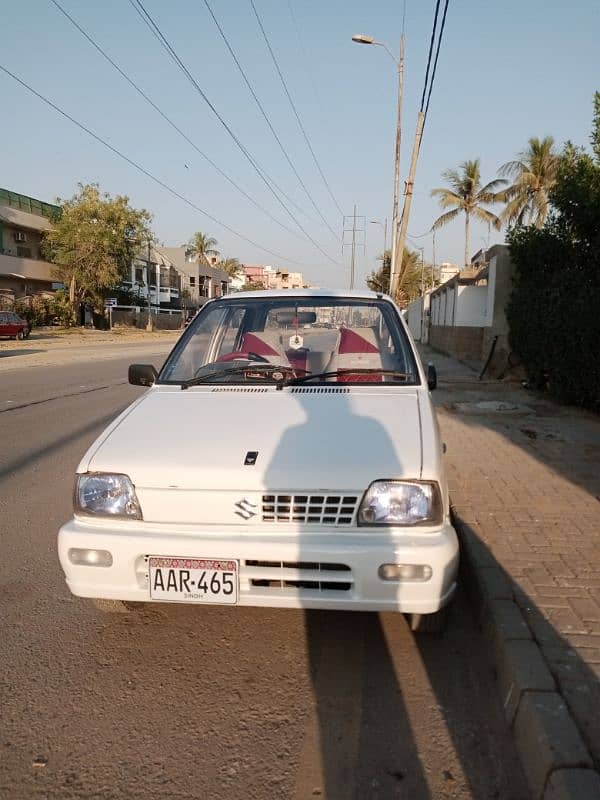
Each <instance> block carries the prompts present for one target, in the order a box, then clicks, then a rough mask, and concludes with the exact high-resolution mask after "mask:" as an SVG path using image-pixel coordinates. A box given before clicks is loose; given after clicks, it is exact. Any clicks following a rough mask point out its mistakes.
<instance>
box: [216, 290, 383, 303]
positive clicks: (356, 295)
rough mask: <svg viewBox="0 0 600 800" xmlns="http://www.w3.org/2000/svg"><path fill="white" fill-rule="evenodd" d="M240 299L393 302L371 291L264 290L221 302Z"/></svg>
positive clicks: (235, 293) (228, 296)
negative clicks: (306, 298)
mask: <svg viewBox="0 0 600 800" xmlns="http://www.w3.org/2000/svg"><path fill="white" fill-rule="evenodd" d="M240 297H243V298H246V297H247V298H248V299H255V298H256V299H260V300H264V299H265V300H266V299H269V298H279V297H281V298H283V299H285V298H288V297H310V298H312V297H321V298H323V297H331V298H335V299H340V298H342V299H343V298H347V299H348V300H383V299H385V300H391V297H388V295H385V294H382V293H379V292H372V291H370V290H369V289H352V290H348V289H264V290H261V291H256V292H232V293H231V294H227V295H224V296H223V297H220V298H219V299H220V300H225V301H228V300H236V299H238V298H240Z"/></svg>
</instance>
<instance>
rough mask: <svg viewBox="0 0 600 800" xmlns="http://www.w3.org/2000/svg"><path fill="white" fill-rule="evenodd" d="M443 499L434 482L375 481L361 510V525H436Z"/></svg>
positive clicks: (359, 516) (359, 515)
mask: <svg viewBox="0 0 600 800" xmlns="http://www.w3.org/2000/svg"><path fill="white" fill-rule="evenodd" d="M442 516H443V514H442V497H441V492H440V487H439V485H438V484H437V483H435V482H434V481H374V482H373V483H372V484H371V485H370V486H369V488H368V489H367V491H366V492H365V496H364V497H363V500H362V503H361V504H360V508H359V511H358V524H359V525H365V526H369V525H398V526H405V525H436V524H439V523H441V522H442Z"/></svg>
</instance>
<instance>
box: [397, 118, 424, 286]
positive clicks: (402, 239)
mask: <svg viewBox="0 0 600 800" xmlns="http://www.w3.org/2000/svg"><path fill="white" fill-rule="evenodd" d="M424 124H425V114H424V113H423V112H422V111H419V115H418V117H417V130H416V132H415V141H414V143H413V151H412V157H411V160H410V170H409V173H408V180H407V181H406V185H405V189H404V207H403V209H402V219H401V221H400V234H399V236H398V244H397V253H399V254H400V257H399V259H397V260H399V261H400V267H398V265H397V264H396V265H394V264H392V274H391V280H390V294H391V296H392V297H393V298H395V297H396V295H397V294H398V287H399V286H400V282H401V280H402V277H403V273H404V270H403V268H402V253H404V246H405V244H406V232H407V230H408V218H409V216H410V205H411V202H412V195H413V185H414V182H415V173H416V171H417V159H418V157H419V150H420V148H421V138H422V136H423V125H424ZM394 266H395V268H394Z"/></svg>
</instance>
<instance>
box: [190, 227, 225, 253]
mask: <svg viewBox="0 0 600 800" xmlns="http://www.w3.org/2000/svg"><path fill="white" fill-rule="evenodd" d="M217 244H218V242H217V240H216V239H215V238H214V236H209V235H208V234H207V233H202V231H196V233H195V234H194V235H193V236H192V238H191V239H190V241H189V243H188V247H187V250H186V255H192V256H204V257H205V258H206V257H208V256H218V255H219V251H218V250H217V249H216V248H217Z"/></svg>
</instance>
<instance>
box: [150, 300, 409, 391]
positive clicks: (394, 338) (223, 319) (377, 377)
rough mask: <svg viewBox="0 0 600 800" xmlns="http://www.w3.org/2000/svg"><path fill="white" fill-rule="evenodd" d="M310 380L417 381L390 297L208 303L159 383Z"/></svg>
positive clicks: (404, 382)
mask: <svg viewBox="0 0 600 800" xmlns="http://www.w3.org/2000/svg"><path fill="white" fill-rule="evenodd" d="M273 381H275V382H279V383H286V382H294V381H302V382H304V381H310V382H311V385H312V384H315V383H316V384H318V383H320V382H324V383H325V382H327V383H329V382H344V383H364V382H371V383H372V382H377V383H395V384H398V383H402V384H412V385H414V384H418V383H419V377H418V372H417V367H416V364H415V360H414V356H413V353H412V349H411V346H410V343H409V341H408V338H407V336H406V333H405V331H404V329H403V327H402V324H401V322H400V320H399V318H398V314H397V312H396V310H395V308H394V306H393V305H392V304H391V303H390V302H389V301H387V300H383V299H381V300H379V299H376V300H368V299H354V298H344V297H340V298H332V297H327V296H324V297H306V298H303V297H298V298H294V299H293V300H292V299H291V298H286V297H281V296H264V297H261V298H257V297H254V298H244V297H243V295H242V294H240V296H239V297H236V298H235V299H234V298H228V299H223V300H216V301H214V302H211V303H208V304H207V305H206V307H205V308H204V309H203V310H202V311H201V312H200V313H199V314H198V316H197V317H196V318H195V319H194V321H193V322H192V323H191V324H190V326H189V327H188V329H187V330H186V332H185V333H184V334H183V336H182V338H181V340H180V341H179V343H178V345H177V346H176V348H175V349H174V351H173V353H172V354H171V355H170V357H169V358H168V360H167V362H166V363H165V365H164V367H163V369H162V371H161V373H160V375H159V378H158V382H159V383H163V384H164V383H167V384H175V383H178V384H182V385H191V384H195V383H223V382H226V383H248V382H261V383H265V382H267V383H268V382H273Z"/></svg>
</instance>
